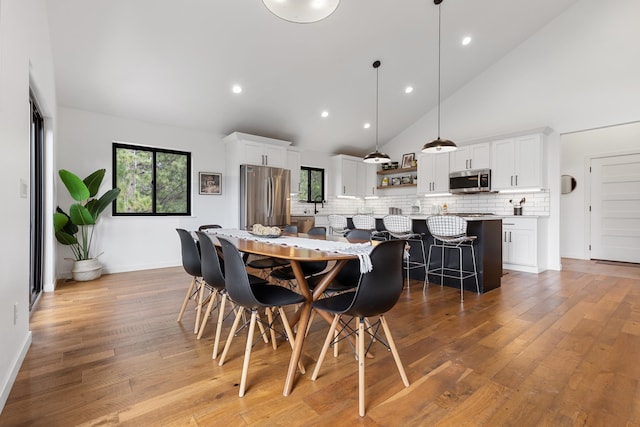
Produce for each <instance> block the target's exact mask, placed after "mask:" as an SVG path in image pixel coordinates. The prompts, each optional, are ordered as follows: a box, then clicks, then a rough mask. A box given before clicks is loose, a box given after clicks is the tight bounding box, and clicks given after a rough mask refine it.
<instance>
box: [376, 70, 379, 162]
mask: <svg viewBox="0 0 640 427" xmlns="http://www.w3.org/2000/svg"><path fill="white" fill-rule="evenodd" d="M379 71H380V65H378V66H377V67H376V151H378V96H379V94H378V92H379V91H380V84H379V82H378V75H379Z"/></svg>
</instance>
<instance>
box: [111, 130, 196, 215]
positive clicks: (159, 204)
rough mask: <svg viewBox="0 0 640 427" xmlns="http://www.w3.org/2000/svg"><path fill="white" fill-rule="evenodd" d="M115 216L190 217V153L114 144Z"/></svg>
mask: <svg viewBox="0 0 640 427" xmlns="http://www.w3.org/2000/svg"><path fill="white" fill-rule="evenodd" d="M113 171H114V173H113V186H114V187H118V188H119V189H120V195H119V196H118V198H117V199H116V200H115V202H114V204H113V215H141V216H156V215H157V216H165V215H191V153H188V152H184V151H176V150H166V149H162V148H154V147H143V146H137V145H130V144H122V143H115V142H114V143H113Z"/></svg>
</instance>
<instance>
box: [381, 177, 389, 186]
mask: <svg viewBox="0 0 640 427" xmlns="http://www.w3.org/2000/svg"><path fill="white" fill-rule="evenodd" d="M387 185H389V178H387V177H386V176H385V177H384V178H382V186H383V187H386V186H387Z"/></svg>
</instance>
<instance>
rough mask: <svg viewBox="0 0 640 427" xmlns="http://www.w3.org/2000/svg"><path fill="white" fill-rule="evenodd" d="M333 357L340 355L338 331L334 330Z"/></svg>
mask: <svg viewBox="0 0 640 427" xmlns="http://www.w3.org/2000/svg"><path fill="white" fill-rule="evenodd" d="M333 357H338V331H337V330H335V331H333Z"/></svg>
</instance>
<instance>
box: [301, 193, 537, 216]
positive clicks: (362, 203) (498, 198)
mask: <svg viewBox="0 0 640 427" xmlns="http://www.w3.org/2000/svg"><path fill="white" fill-rule="evenodd" d="M522 198H525V199H526V201H525V202H524V203H523V204H522V214H523V215H538V216H549V191H548V190H547V191H541V192H531V193H527V192H522V193H508V194H503V193H480V194H464V195H452V196H442V197H421V196H415V195H413V196H410V195H399V196H384V197H380V198H378V199H367V200H364V199H343V198H337V197H329V198H328V199H327V202H326V203H325V204H324V207H322V206H321V205H320V204H318V205H317V208H318V211H319V212H318V214H317V215H329V214H332V213H336V214H354V213H358V212H367V213H371V214H373V215H386V214H388V213H389V208H390V207H395V208H400V209H402V213H403V214H411V213H412V212H413V208H412V206H419V207H420V213H421V214H423V215H424V214H427V215H428V214H431V213H432V212H434V213H435V212H437V211H438V207H440V208H441V207H442V206H443V205H444V204H445V203H446V204H447V210H448V211H449V212H469V213H493V214H496V215H513V206H512V204H510V203H509V201H510V200H513V201H516V202H519V201H520V200H521V199H522ZM291 213H292V214H293V215H305V214H306V215H313V214H314V206H313V204H312V203H300V202H298V201H297V200H294V199H292V201H291Z"/></svg>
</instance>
